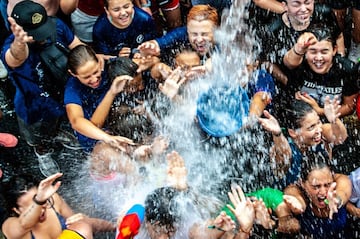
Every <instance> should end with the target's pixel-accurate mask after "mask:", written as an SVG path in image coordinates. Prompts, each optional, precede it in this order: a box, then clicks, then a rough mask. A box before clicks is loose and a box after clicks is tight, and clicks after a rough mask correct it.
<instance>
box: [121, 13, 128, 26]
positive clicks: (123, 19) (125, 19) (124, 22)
mask: <svg viewBox="0 0 360 239" xmlns="http://www.w3.org/2000/svg"><path fill="white" fill-rule="evenodd" d="M119 21H120V22H121V23H122V24H126V23H127V22H128V21H129V15H127V16H122V17H120V18H119Z"/></svg>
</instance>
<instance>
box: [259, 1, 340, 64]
mask: <svg viewBox="0 0 360 239" xmlns="http://www.w3.org/2000/svg"><path fill="white" fill-rule="evenodd" d="M281 17H282V16H281V15H279V16H278V18H277V19H276V20H275V21H274V22H273V23H272V24H270V25H268V26H266V29H264V31H261V32H259V33H258V34H259V37H260V39H262V40H261V41H262V43H261V44H262V49H263V51H262V53H261V58H262V59H263V60H268V61H270V62H273V63H276V64H278V65H280V66H282V64H283V57H284V55H285V54H286V52H287V51H288V50H290V49H291V48H292V47H293V46H294V45H295V43H296V42H297V39H298V38H299V36H300V35H301V34H302V33H304V32H306V30H304V31H296V30H294V29H293V28H292V27H290V28H289V27H288V26H286V25H285V23H284V21H283V20H282V18H281ZM319 23H321V24H323V25H324V26H327V27H330V28H332V29H333V35H334V36H336V38H337V37H338V36H339V35H340V34H341V30H340V28H339V26H338V24H337V21H336V17H335V14H334V13H333V12H332V11H331V9H330V8H329V7H328V6H327V5H324V4H315V7H314V12H313V15H312V17H311V20H310V26H309V27H311V26H312V25H315V24H319ZM309 27H308V28H309ZM282 68H284V67H282Z"/></svg>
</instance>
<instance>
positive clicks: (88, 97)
mask: <svg viewBox="0 0 360 239" xmlns="http://www.w3.org/2000/svg"><path fill="white" fill-rule="evenodd" d="M101 79H102V80H101V83H100V86H99V87H98V88H96V89H93V88H91V87H88V86H86V85H84V84H82V83H81V82H80V81H79V80H78V79H77V78H75V77H70V78H69V80H68V82H67V84H66V87H65V95H64V104H65V105H67V104H77V105H79V106H81V107H82V109H83V111H84V117H85V119H90V118H91V116H92V115H93V113H94V112H95V110H96V108H97V107H98V105H99V104H100V102H101V101H102V100H103V98H104V97H105V94H106V93H107V92H108V90H109V89H110V86H111V85H110V81H109V80H107V73H106V72H105V71H103V72H102V74H101ZM75 134H76V136H77V138H78V140H79V143H80V144H81V146H83V147H84V150H85V151H91V150H92V148H93V147H94V145H95V144H96V142H97V140H95V139H90V138H88V137H86V136H84V135H82V134H80V133H78V132H75Z"/></svg>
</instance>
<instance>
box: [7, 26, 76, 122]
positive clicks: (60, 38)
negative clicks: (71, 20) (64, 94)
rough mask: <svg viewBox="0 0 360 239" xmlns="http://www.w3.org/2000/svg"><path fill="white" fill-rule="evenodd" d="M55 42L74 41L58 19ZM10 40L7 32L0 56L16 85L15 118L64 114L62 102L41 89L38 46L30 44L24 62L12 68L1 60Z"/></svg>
mask: <svg viewBox="0 0 360 239" xmlns="http://www.w3.org/2000/svg"><path fill="white" fill-rule="evenodd" d="M56 32H57V36H56V41H57V42H59V43H61V44H62V45H64V46H69V45H70V44H71V43H72V41H73V40H74V34H73V32H72V31H71V30H70V28H69V27H68V26H67V25H66V24H65V23H64V22H62V21H61V20H60V19H56ZM13 41H14V35H13V34H12V35H10V36H9V37H8V38H7V39H6V40H5V43H4V46H3V50H2V54H1V59H2V61H3V62H4V64H5V65H6V67H7V70H8V72H9V79H10V80H11V82H12V83H13V85H14V86H15V88H16V92H15V97H14V106H15V111H16V114H17V115H18V117H20V118H21V119H22V120H24V121H25V122H26V123H27V124H33V123H36V122H40V121H45V122H52V121H54V120H55V119H57V118H59V117H60V116H62V115H64V113H65V109H64V106H63V104H62V103H60V102H59V101H57V100H55V99H54V98H52V97H51V96H50V95H49V92H47V91H46V90H45V89H44V85H45V77H44V65H43V64H42V63H41V60H40V51H41V48H40V46H39V45H38V44H36V43H32V44H28V46H29V56H28V58H27V59H26V60H25V62H24V63H23V64H22V65H20V66H19V67H16V68H10V67H9V66H8V65H7V64H6V61H5V53H6V51H7V50H8V49H9V48H10V45H11V44H12V42H13Z"/></svg>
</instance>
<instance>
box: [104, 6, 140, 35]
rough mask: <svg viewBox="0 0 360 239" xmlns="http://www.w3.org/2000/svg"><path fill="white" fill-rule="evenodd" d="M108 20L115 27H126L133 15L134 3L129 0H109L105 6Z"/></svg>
mask: <svg viewBox="0 0 360 239" xmlns="http://www.w3.org/2000/svg"><path fill="white" fill-rule="evenodd" d="M105 11H106V14H107V16H108V19H109V21H110V22H111V24H113V25H114V26H115V27H117V28H120V29H123V28H127V27H128V26H129V25H130V24H131V22H132V20H133V16H134V5H133V3H132V1H131V0H109V1H108V7H107V8H106V7H105Z"/></svg>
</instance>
